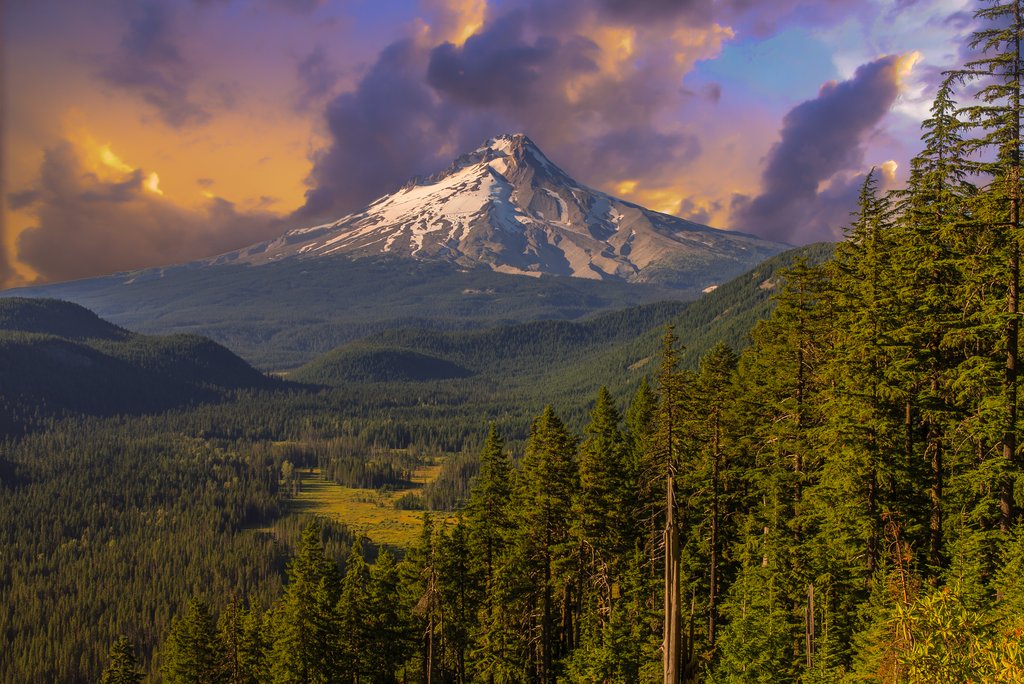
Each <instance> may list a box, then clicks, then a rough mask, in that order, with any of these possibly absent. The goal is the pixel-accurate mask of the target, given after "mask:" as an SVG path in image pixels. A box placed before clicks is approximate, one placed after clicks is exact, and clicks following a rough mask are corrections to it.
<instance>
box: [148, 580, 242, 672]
mask: <svg viewBox="0 0 1024 684" xmlns="http://www.w3.org/2000/svg"><path fill="white" fill-rule="evenodd" d="M219 651H220V642H219V640H218V639H217V632H216V627H215V624H214V620H213V617H212V616H211V615H210V610H209V608H207V605H206V603H205V602H204V601H202V600H200V599H192V600H191V601H190V602H189V604H188V608H186V610H185V614H184V615H183V616H182V617H180V618H178V619H176V620H174V621H173V622H172V623H171V633H170V636H169V637H168V639H167V643H166V644H165V645H164V651H163V663H162V664H161V666H160V671H161V673H162V674H163V676H164V681H166V682H168V683H169V684H199V683H200V682H222V681H226V679H227V678H226V676H225V675H226V673H225V672H224V670H223V668H222V656H221V654H220V652H219Z"/></svg>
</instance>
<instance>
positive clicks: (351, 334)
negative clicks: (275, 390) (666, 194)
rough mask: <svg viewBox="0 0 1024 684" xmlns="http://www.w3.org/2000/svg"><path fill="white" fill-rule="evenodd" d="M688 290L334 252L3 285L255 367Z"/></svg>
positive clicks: (576, 315) (283, 365)
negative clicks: (198, 343)
mask: <svg viewBox="0 0 1024 684" xmlns="http://www.w3.org/2000/svg"><path fill="white" fill-rule="evenodd" d="M698 294H699V293H698V292H678V291H674V290H667V289H665V288H661V287H657V286H653V285H643V284H632V283H621V282H601V281H594V280H584V279H581V278H562V277H556V276H545V277H538V278H530V277H523V276H517V275H508V274H505V273H497V272H494V271H492V270H490V269H489V268H484V267H479V268H471V269H466V268H461V267H457V266H453V265H450V264H445V263H437V262H425V261H411V260H408V259H400V258H399V257H393V256H392V257H379V258H362V259H351V258H349V257H346V256H343V255H336V256H330V257H324V258H321V259H316V260H310V261H299V260H288V261H282V262H276V263H271V264H266V265H264V266H258V267H257V266H249V265H225V266H220V267H218V268H207V269H197V268H191V267H187V266H181V267H174V268H168V269H158V270H156V269H155V270H151V271H144V272H139V273H130V274H120V275H116V276H109V277H105V278H95V279H91V280H85V281H75V282H69V283H60V284H55V285H49V286H44V287H35V288H27V289H20V290H12V291H9V292H6V293H0V301H2V298H3V297H2V296H3V295H11V296H23V297H48V298H50V297H56V298H60V299H64V300H68V301H72V302H75V303H77V304H80V305H82V306H84V307H86V308H88V309H90V310H92V311H95V312H97V313H98V314H99V315H100V316H102V317H103V318H104V319H106V320H109V321H112V322H114V323H116V324H117V325H120V326H124V327H126V328H130V329H131V330H135V331H138V332H143V333H149V334H161V335H166V334H171V333H192V334H198V335H203V336H206V337H209V338H211V339H213V340H215V341H216V342H218V343H220V344H222V345H224V346H226V347H228V348H229V349H231V350H232V351H233V352H235V353H236V354H238V355H239V356H241V357H242V358H244V359H246V360H247V361H249V362H250V363H252V364H254V365H255V366H257V367H259V368H262V369H270V370H278V369H287V368H296V367H298V366H300V365H302V364H303V363H306V362H308V361H310V360H312V359H313V358H315V357H316V356H317V355H319V354H322V353H324V352H326V351H329V350H331V349H333V348H335V347H337V346H339V345H341V344H344V343H345V342H350V341H354V340H358V339H362V338H365V337H368V336H370V335H373V334H374V333H377V332H380V331H382V330H386V329H390V328H396V327H420V328H430V329H435V330H466V329H481V328H488V327H493V326H498V325H504V324H509V323H517V322H524V321H531V320H545V319H567V320H568V319H580V318H582V317H585V316H588V315H592V314H593V313H596V312H602V311H612V310H617V309H622V308H624V307H630V306H636V305H639V304H643V303H647V302H654V301H659V300H663V299H668V298H675V299H680V298H693V297H695V296H697V295H698Z"/></svg>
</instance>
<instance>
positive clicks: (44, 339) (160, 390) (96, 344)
mask: <svg viewBox="0 0 1024 684" xmlns="http://www.w3.org/2000/svg"><path fill="white" fill-rule="evenodd" d="M278 384H280V383H279V382H277V381H275V380H272V379H270V378H268V377H267V376H265V375H263V374H262V373H260V372H259V371H257V370H255V369H254V368H252V366H250V365H249V364H247V363H246V362H245V361H243V360H242V359H240V358H238V357H237V356H235V355H234V354H232V353H231V352H230V351H228V350H227V349H225V348H224V347H222V346H220V345H218V344H216V343H215V342H213V341H211V340H209V339H206V338H203V337H199V336H197V335H170V336H166V337H156V336H149V335H138V334H135V333H130V332H128V331H127V330H124V329H122V328H119V327H117V326H115V325H112V324H111V323H108V322H107V321H104V320H103V319H101V318H99V317H98V316H96V315H95V314H94V313H92V312H91V311H88V310H87V309H84V308H82V307H81V306H78V305H77V304H72V303H70V302H62V301H58V300H51V299H26V298H7V299H0V409H2V410H0V432H3V431H4V430H6V429H9V428H10V427H11V424H12V423H13V424H17V423H18V422H19V421H18V419H17V418H13V414H26V415H39V414H47V413H54V412H57V413H59V412H62V411H75V412H82V413H87V414H99V415H105V414H113V413H144V412H149V411H158V410H163V409H167V408H171V407H174V406H180V405H185V404H190V403H194V402H197V401H213V400H216V399H218V398H220V397H221V396H223V395H224V394H225V393H226V392H228V391H230V390H237V389H253V388H264V387H272V386H277V385H278Z"/></svg>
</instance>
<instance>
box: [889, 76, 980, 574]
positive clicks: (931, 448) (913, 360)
mask: <svg viewBox="0 0 1024 684" xmlns="http://www.w3.org/2000/svg"><path fill="white" fill-rule="evenodd" d="M922 128H923V129H924V131H925V132H924V135H923V136H922V141H923V142H924V145H925V148H924V150H923V151H922V152H921V153H920V154H919V155H917V156H916V157H915V158H914V159H913V160H912V161H911V171H910V178H909V180H908V183H907V188H906V190H904V191H903V192H901V193H899V195H898V197H899V203H898V212H899V217H898V220H897V221H896V222H895V225H894V232H895V236H894V240H893V242H894V245H893V248H894V249H895V250H896V252H897V256H896V258H894V259H891V260H890V263H891V264H892V266H893V268H894V270H895V277H894V278H893V280H894V282H895V284H896V286H897V288H898V290H897V298H898V300H899V304H898V309H899V313H900V318H901V319H902V324H900V323H897V325H896V327H895V329H894V330H893V332H892V338H893V345H894V348H895V349H896V350H897V355H896V358H895V363H894V368H893V371H894V373H895V374H897V377H896V379H895V381H896V382H897V383H899V384H900V385H901V386H903V387H904V388H905V391H906V395H907V409H906V420H907V423H908V424H907V430H908V433H909V435H910V436H909V437H908V440H907V441H908V448H909V449H910V450H911V452H912V453H911V454H909V455H910V457H911V458H913V457H914V456H915V453H916V452H919V453H920V459H921V461H922V463H921V465H922V466H923V469H924V470H925V471H926V473H927V475H926V476H927V478H928V480H929V492H928V499H929V507H928V516H927V530H928V537H927V542H926V544H922V547H926V548H927V562H928V565H929V566H930V567H931V571H930V572H931V574H932V577H931V579H932V581H933V582H937V581H938V574H937V573H938V571H939V570H941V569H942V567H943V566H944V564H945V561H944V557H943V545H944V538H943V508H944V498H945V485H946V481H947V475H946V470H947V461H948V455H947V454H948V452H950V450H951V449H952V447H953V444H954V443H955V442H953V441H951V437H952V435H951V434H950V433H951V432H952V430H953V426H954V424H955V422H956V421H957V419H958V416H959V414H960V412H959V410H958V403H957V402H956V401H955V398H954V397H955V395H954V392H953V380H954V377H955V373H954V369H955V368H956V367H957V365H958V364H959V363H960V362H961V360H962V359H961V355H960V353H959V351H958V347H959V345H958V344H957V343H956V342H955V340H957V338H958V337H960V335H959V333H958V328H959V327H960V321H961V320H963V315H962V305H961V303H960V302H961V298H960V296H959V292H958V289H959V288H961V286H962V283H961V281H962V278H961V273H960V266H959V265H960V255H961V254H963V253H964V252H966V251H970V249H971V248H970V247H969V246H968V245H966V244H964V239H963V234H964V232H965V231H964V230H963V228H964V226H966V225H968V224H969V218H968V212H967V207H968V202H969V201H970V198H971V196H972V195H973V194H974V188H973V186H971V185H970V184H969V183H968V182H967V181H966V176H967V166H966V163H965V161H964V159H963V157H962V150H963V138H962V135H961V132H962V130H963V124H962V122H961V121H960V120H959V117H958V116H957V112H956V103H955V101H954V99H953V84H952V80H951V79H950V78H948V77H947V78H946V79H945V80H944V81H943V83H942V85H941V86H940V87H939V90H938V92H937V93H936V96H935V100H934V102H933V104H932V107H931V115H930V117H929V118H927V119H926V120H925V121H924V122H923V123H922ZM917 434H920V439H914V437H915V435H917ZM917 441H920V442H922V444H921V446H920V447H919V449H915V447H916V444H911V443H912V442H917Z"/></svg>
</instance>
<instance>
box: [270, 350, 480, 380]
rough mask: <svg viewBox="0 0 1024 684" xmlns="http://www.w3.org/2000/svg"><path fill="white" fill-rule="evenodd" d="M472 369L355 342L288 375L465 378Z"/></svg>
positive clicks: (296, 377) (302, 377)
mask: <svg viewBox="0 0 1024 684" xmlns="http://www.w3.org/2000/svg"><path fill="white" fill-rule="evenodd" d="M470 375H472V371H470V370H468V369H466V368H463V367H462V366H459V365H458V364H455V363H452V362H451V361H447V360H445V359H442V358H438V357H437V356H431V355H429V354H423V353H421V352H417V351H412V350H409V349H401V348H397V347H382V346H376V345H367V344H359V343H356V344H352V345H346V346H344V347H340V348H338V349H335V350H333V351H329V352H327V353H326V354H324V355H323V356H320V357H318V358H317V359H315V360H313V361H311V362H310V363H308V364H306V365H305V366H303V367H302V368H301V369H299V370H297V371H296V372H294V373H292V374H290V375H289V379H291V380H295V381H298V382H305V383H316V384H324V385H337V384H345V383H351V382H425V381H428V380H450V379H455V378H466V377H469V376H470Z"/></svg>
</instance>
